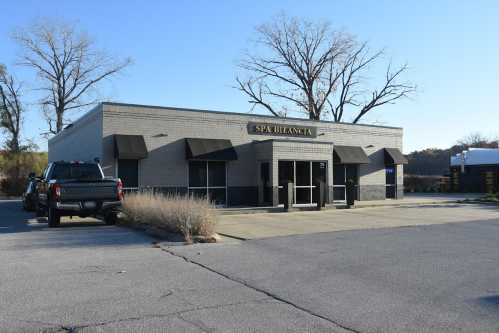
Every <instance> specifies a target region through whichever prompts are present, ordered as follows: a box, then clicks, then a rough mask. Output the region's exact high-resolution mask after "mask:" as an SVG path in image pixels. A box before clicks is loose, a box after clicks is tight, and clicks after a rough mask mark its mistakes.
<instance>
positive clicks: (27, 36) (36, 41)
mask: <svg viewBox="0 0 499 333" xmlns="http://www.w3.org/2000/svg"><path fill="white" fill-rule="evenodd" d="M13 37H14V39H15V40H16V41H17V42H18V44H19V45H20V46H21V47H22V49H23V51H24V52H23V55H22V56H21V59H20V62H19V63H20V64H21V65H24V66H27V67H29V68H32V69H34V70H35V72H36V73H37V76H38V78H39V81H40V86H39V87H38V89H39V90H40V91H45V92H46V95H45V96H44V97H43V98H42V99H41V101H40V104H41V105H42V108H43V112H44V115H45V117H46V119H47V124H48V126H49V130H48V133H53V134H56V133H58V132H60V131H62V130H63V128H64V122H65V121H66V117H67V112H68V111H71V110H76V109H80V108H82V107H84V106H88V105H91V104H92V103H93V102H94V101H96V100H95V99H91V101H92V102H91V101H89V98H90V97H91V96H90V95H91V91H92V89H93V88H95V87H97V85H98V83H99V82H101V81H103V80H105V79H108V78H111V77H113V76H115V75H116V74H118V73H120V72H121V71H122V70H123V69H124V68H125V67H127V66H128V65H129V64H130V63H131V60H130V59H129V58H126V59H124V60H118V61H117V60H115V59H113V58H111V57H110V56H108V55H106V54H105V53H103V52H101V51H98V50H96V47H95V44H94V43H93V41H92V40H90V39H89V38H88V36H86V35H85V34H84V33H81V32H77V31H76V29H75V27H74V26H72V25H69V24H66V23H56V24H53V23H47V22H42V23H39V22H38V23H35V24H33V25H32V26H30V27H29V28H28V29H25V30H20V31H18V32H17V33H15V34H14V36H13Z"/></svg>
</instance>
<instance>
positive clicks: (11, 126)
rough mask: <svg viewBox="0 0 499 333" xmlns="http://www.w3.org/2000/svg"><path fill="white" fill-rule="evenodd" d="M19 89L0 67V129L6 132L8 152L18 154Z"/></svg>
mask: <svg viewBox="0 0 499 333" xmlns="http://www.w3.org/2000/svg"><path fill="white" fill-rule="evenodd" d="M21 88H22V85H21V84H20V83H18V82H17V81H16V80H15V79H14V77H13V76H12V75H10V74H9V73H8V72H7V69H6V68H5V66H2V65H0V127H1V128H2V129H3V130H4V131H5V132H7V134H8V136H9V139H7V142H6V147H7V149H8V151H9V152H12V153H18V152H20V151H21V150H23V147H22V146H21V143H20V142H21V125H22V120H23V115H24V108H23V105H22V103H21Z"/></svg>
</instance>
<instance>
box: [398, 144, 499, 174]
mask: <svg viewBox="0 0 499 333" xmlns="http://www.w3.org/2000/svg"><path fill="white" fill-rule="evenodd" d="M471 147H472V148H498V142H497V141H487V140H477V141H475V142H472V143H462V142H461V143H458V144H456V145H454V146H452V147H451V148H449V149H435V148H429V149H424V150H420V151H414V152H412V153H410V154H408V155H406V157H407V159H408V161H409V163H408V164H407V165H406V166H404V173H405V174H406V175H425V176H442V175H445V174H448V173H449V164H450V157H451V155H455V154H457V153H460V152H462V151H463V150H466V149H468V148H471Z"/></svg>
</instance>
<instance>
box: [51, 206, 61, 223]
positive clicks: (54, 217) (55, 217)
mask: <svg viewBox="0 0 499 333" xmlns="http://www.w3.org/2000/svg"><path fill="white" fill-rule="evenodd" d="M48 222H49V228H55V227H58V226H59V225H60V224H61V216H60V215H59V213H57V210H56V209H55V208H49V214H48Z"/></svg>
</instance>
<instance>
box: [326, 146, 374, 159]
mask: <svg viewBox="0 0 499 333" xmlns="http://www.w3.org/2000/svg"><path fill="white" fill-rule="evenodd" d="M333 151H334V154H335V157H336V159H337V160H338V162H339V163H340V164H367V163H369V162H370V160H369V157H367V155H366V153H365V152H364V150H363V149H362V148H361V147H355V146H336V145H335V146H333Z"/></svg>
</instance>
